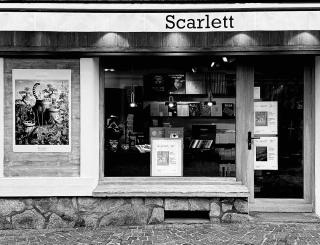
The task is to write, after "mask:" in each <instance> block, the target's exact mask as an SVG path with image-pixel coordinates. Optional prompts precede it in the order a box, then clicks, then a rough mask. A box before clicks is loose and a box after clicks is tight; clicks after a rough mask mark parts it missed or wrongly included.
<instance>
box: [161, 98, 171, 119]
mask: <svg viewBox="0 0 320 245" xmlns="http://www.w3.org/2000/svg"><path fill="white" fill-rule="evenodd" d="M168 115H169V113H168V106H166V105H165V103H164V102H163V103H159V116H160V117H166V116H168Z"/></svg>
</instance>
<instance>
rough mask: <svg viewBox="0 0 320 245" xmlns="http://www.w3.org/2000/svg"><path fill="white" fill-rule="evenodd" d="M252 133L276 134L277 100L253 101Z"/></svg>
mask: <svg viewBox="0 0 320 245" xmlns="http://www.w3.org/2000/svg"><path fill="white" fill-rule="evenodd" d="M254 134H278V102H277V101H259V102H254Z"/></svg>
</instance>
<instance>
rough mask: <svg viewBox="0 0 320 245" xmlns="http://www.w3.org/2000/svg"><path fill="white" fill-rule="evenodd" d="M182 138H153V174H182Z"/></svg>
mask: <svg viewBox="0 0 320 245" xmlns="http://www.w3.org/2000/svg"><path fill="white" fill-rule="evenodd" d="M182 160H183V139H182V138H171V139H170V138H151V161H150V162H151V167H150V169H151V176H182V172H183V166H182Z"/></svg>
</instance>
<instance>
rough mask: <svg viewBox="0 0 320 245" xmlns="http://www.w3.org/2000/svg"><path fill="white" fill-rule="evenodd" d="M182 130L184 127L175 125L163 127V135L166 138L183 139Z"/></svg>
mask: <svg viewBox="0 0 320 245" xmlns="http://www.w3.org/2000/svg"><path fill="white" fill-rule="evenodd" d="M183 131H184V129H183V128H182V127H177V128H171V127H170V128H165V130H164V132H165V137H166V138H171V139H177V138H182V139H183Z"/></svg>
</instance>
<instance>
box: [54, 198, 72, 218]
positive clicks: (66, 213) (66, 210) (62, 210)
mask: <svg viewBox="0 0 320 245" xmlns="http://www.w3.org/2000/svg"><path fill="white" fill-rule="evenodd" d="M74 205H75V203H74V202H73V201H72V199H71V198H68V197H59V198H58V199H57V204H56V205H55V206H51V208H52V209H51V211H52V212H53V213H55V214H56V215H58V216H59V217H60V218H62V219H63V220H64V221H67V222H72V221H75V220H76V219H77V216H78V214H77V207H76V206H74Z"/></svg>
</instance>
